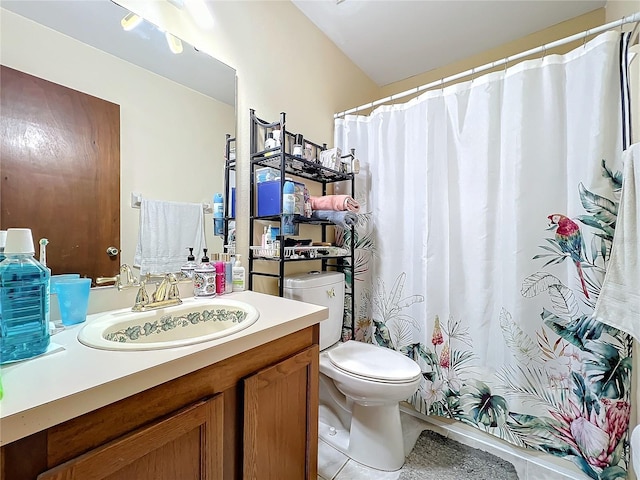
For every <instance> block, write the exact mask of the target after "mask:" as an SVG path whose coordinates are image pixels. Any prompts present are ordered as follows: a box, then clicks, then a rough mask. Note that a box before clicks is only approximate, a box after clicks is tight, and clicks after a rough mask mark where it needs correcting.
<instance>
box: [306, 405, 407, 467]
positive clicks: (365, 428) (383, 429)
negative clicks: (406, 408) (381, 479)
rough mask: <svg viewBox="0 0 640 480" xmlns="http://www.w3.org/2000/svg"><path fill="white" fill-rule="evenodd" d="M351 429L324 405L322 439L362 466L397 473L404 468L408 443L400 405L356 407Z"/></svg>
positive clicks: (320, 430)
mask: <svg viewBox="0 0 640 480" xmlns="http://www.w3.org/2000/svg"><path fill="white" fill-rule="evenodd" d="M352 408H353V415H352V417H351V425H349V426H345V425H343V424H342V423H341V422H340V420H339V418H338V416H337V415H335V414H334V413H333V412H332V411H331V409H330V408H327V407H326V406H324V405H320V412H319V413H320V415H319V425H318V427H319V428H318V433H319V437H320V438H321V439H322V440H324V441H325V442H326V443H328V444H329V445H331V446H332V447H334V448H335V449H336V450H339V451H340V452H342V453H344V454H345V455H347V456H348V457H349V458H351V459H353V460H355V461H356V462H358V463H361V464H362V465H365V466H367V467H370V468H374V469H376V470H382V471H387V472H393V471H396V470H399V469H400V468H402V465H403V464H404V459H405V456H404V441H403V435H402V425H401V423H400V408H399V406H398V404H394V405H378V406H371V405H370V406H366V407H365V406H363V405H359V404H357V403H355V402H354V403H353V406H352Z"/></svg>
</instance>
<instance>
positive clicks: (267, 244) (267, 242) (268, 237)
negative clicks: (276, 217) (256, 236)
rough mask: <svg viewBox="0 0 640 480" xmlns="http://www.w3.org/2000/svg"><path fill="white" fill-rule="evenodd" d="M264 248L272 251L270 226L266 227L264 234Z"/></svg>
mask: <svg viewBox="0 0 640 480" xmlns="http://www.w3.org/2000/svg"><path fill="white" fill-rule="evenodd" d="M264 248H266V249H267V250H269V251H271V250H273V232H272V231H271V225H268V226H267V231H266V233H265V239H264Z"/></svg>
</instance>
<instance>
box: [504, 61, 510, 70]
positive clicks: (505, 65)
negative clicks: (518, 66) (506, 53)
mask: <svg viewBox="0 0 640 480" xmlns="http://www.w3.org/2000/svg"><path fill="white" fill-rule="evenodd" d="M508 65H509V57H504V73H507V66H508Z"/></svg>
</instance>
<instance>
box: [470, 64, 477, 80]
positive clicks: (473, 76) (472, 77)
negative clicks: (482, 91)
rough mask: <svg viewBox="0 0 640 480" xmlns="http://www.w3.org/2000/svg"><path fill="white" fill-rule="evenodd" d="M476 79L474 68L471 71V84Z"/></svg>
mask: <svg viewBox="0 0 640 480" xmlns="http://www.w3.org/2000/svg"><path fill="white" fill-rule="evenodd" d="M475 79H476V67H473V68H472V69H471V83H473V81H474V80H475Z"/></svg>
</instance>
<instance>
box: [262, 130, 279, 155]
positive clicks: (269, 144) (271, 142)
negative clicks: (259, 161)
mask: <svg viewBox="0 0 640 480" xmlns="http://www.w3.org/2000/svg"><path fill="white" fill-rule="evenodd" d="M276 146H277V142H276V140H275V138H273V133H272V132H269V133H268V134H267V139H266V140H265V141H264V149H265V150H271V149H273V148H276ZM274 153H276V152H267V153H265V154H264V156H265V157H269V156H271V155H273V154H274Z"/></svg>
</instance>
